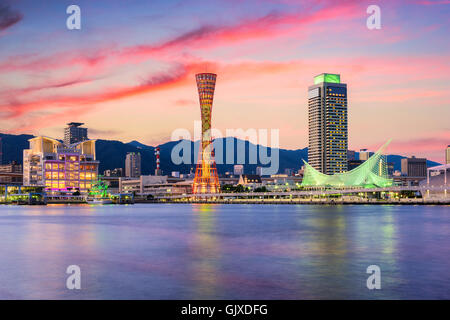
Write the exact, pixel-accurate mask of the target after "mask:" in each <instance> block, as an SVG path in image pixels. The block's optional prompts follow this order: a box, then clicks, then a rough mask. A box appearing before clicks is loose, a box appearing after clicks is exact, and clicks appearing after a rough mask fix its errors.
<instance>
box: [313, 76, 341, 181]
mask: <svg viewBox="0 0 450 320" xmlns="http://www.w3.org/2000/svg"><path fill="white" fill-rule="evenodd" d="M308 125H309V147H308V162H309V164H310V165H311V166H312V167H313V168H314V169H316V170H317V171H319V172H321V173H323V174H328V175H332V174H335V173H342V172H345V171H347V149H348V132H347V85H346V84H345V83H341V77H340V75H339V74H330V73H322V74H320V75H318V76H316V77H315V78H314V85H312V86H310V87H309V88H308Z"/></svg>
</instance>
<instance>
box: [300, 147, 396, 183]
mask: <svg viewBox="0 0 450 320" xmlns="http://www.w3.org/2000/svg"><path fill="white" fill-rule="evenodd" d="M390 142H391V140H389V141H388V142H386V143H385V144H384V145H383V146H382V147H381V148H380V149H379V150H378V151H377V152H376V153H375V154H374V155H372V156H371V157H370V158H369V159H368V160H366V161H364V162H363V163H362V164H361V165H360V166H358V167H356V168H355V169H353V170H350V171H348V172H343V173H335V174H332V175H326V174H323V173H321V172H320V171H318V170H316V169H315V168H313V167H312V166H311V165H310V164H308V163H307V162H305V161H304V163H305V170H304V173H303V181H302V186H303V187H333V188H336V187H338V188H343V187H364V188H375V187H379V188H384V187H389V186H392V183H393V182H392V179H389V178H388V175H387V163H386V158H385V156H383V151H384V149H385V148H386V147H387V146H388V144H389V143H390Z"/></svg>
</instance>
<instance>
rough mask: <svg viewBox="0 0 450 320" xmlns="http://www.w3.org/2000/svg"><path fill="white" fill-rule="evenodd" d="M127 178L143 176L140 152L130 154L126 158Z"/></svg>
mask: <svg viewBox="0 0 450 320" xmlns="http://www.w3.org/2000/svg"><path fill="white" fill-rule="evenodd" d="M125 176H126V177H129V178H130V177H140V176H141V154H140V153H139V152H138V153H136V152H128V153H127V157H126V158H125Z"/></svg>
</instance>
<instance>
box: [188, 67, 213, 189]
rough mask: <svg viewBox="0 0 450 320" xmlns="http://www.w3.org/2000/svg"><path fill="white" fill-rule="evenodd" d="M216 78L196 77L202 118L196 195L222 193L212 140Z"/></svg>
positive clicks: (203, 74)
mask: <svg viewBox="0 0 450 320" xmlns="http://www.w3.org/2000/svg"><path fill="white" fill-rule="evenodd" d="M216 78H217V75H216V74H214V73H199V74H197V75H195V79H196V81H197V88H198V95H199V100H200V112H201V117H202V141H201V144H200V154H199V158H198V162H197V169H196V170H195V177H194V183H193V188H192V192H193V193H194V194H197V193H216V192H220V184H219V177H218V175H217V168H216V161H215V160H214V150H213V144H212V139H211V113H212V104H213V98H214V89H215V87H216Z"/></svg>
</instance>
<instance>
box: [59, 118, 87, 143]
mask: <svg viewBox="0 0 450 320" xmlns="http://www.w3.org/2000/svg"><path fill="white" fill-rule="evenodd" d="M83 124H84V123H81V122H70V123H68V124H67V127H66V128H64V144H65V145H67V146H68V145H71V144H74V143H77V142H81V141H85V140H88V129H87V128H82V127H81V126H82V125H83Z"/></svg>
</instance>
